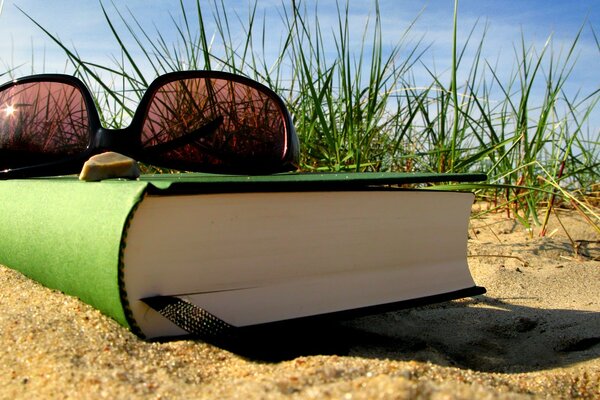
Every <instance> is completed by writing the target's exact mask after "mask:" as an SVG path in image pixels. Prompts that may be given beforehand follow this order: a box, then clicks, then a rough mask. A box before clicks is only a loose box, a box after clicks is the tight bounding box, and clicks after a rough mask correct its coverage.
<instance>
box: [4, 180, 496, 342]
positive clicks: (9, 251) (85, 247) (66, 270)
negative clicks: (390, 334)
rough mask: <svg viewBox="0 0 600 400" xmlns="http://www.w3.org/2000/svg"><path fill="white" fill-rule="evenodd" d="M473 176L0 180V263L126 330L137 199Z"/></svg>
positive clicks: (368, 186) (370, 186)
mask: <svg viewBox="0 0 600 400" xmlns="http://www.w3.org/2000/svg"><path fill="white" fill-rule="evenodd" d="M482 179H485V176H484V175H481V174H460V175H459V174H456V175H448V174H445V175H441V174H402V173H349V174H280V175H269V176H222V175H206V174H175V175H145V176H142V177H141V178H140V179H139V180H133V181H132V180H118V179H115V180H105V181H101V182H82V181H78V180H77V179H76V178H74V177H56V178H40V179H23V180H6V181H0V221H2V223H1V224H0V264H3V265H6V266H8V267H10V268H13V269H16V270H18V271H20V272H22V273H23V274H24V275H26V276H28V277H30V278H32V279H34V280H37V281H38V282H40V283H42V284H44V285H46V286H48V287H50V288H54V289H58V290H61V291H63V292H64V293H67V294H70V295H74V296H77V297H79V298H80V299H81V300H82V301H84V302H86V303H89V304H91V305H92V306H94V307H96V308H97V309H99V310H100V311H102V312H103V313H105V314H107V315H109V316H111V317H112V318H114V319H115V320H116V321H118V322H119V323H121V324H122V325H124V326H126V327H129V328H130V329H134V331H135V326H132V325H135V322H133V323H132V318H131V315H129V314H128V313H129V309H128V307H129V306H128V304H127V296H126V294H125V293H124V292H123V290H124V289H123V285H122V279H121V278H122V273H123V271H122V269H123V265H122V254H123V252H124V249H125V247H126V245H127V240H126V236H127V228H128V224H129V222H130V219H131V218H132V217H133V218H135V210H136V207H137V206H138V205H139V204H140V202H142V201H143V199H144V198H145V196H172V195H186V194H203V193H213V194H214V193H237V192H241V193H247V192H296V191H299V192H302V191H347V190H359V191H365V190H372V189H377V188H381V187H384V186H388V185H405V184H413V183H419V182H422V183H425V182H446V181H463V182H465V181H467V182H468V181H479V180H482Z"/></svg>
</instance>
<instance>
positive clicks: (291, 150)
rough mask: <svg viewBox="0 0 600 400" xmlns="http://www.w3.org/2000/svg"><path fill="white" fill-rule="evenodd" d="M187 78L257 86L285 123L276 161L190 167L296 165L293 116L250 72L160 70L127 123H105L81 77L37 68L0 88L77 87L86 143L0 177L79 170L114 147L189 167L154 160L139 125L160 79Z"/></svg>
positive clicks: (254, 170) (149, 160)
mask: <svg viewBox="0 0 600 400" xmlns="http://www.w3.org/2000/svg"><path fill="white" fill-rule="evenodd" d="M187 79H221V80H227V81H230V82H234V83H240V84H242V85H246V86H248V87H251V88H253V89H256V90H257V91H259V92H261V93H262V94H265V95H267V96H268V97H269V98H270V99H271V100H272V101H273V102H274V103H275V104H276V106H277V107H278V108H280V110H281V114H282V117H283V123H284V127H285V145H284V152H283V155H282V157H281V159H280V160H277V162H276V163H273V161H272V160H269V161H268V162H265V163H253V165H248V164H247V163H244V164H242V163H240V164H236V163H235V160H232V163H230V164H229V165H223V164H219V165H213V166H211V165H204V166H203V167H202V168H201V170H200V169H195V170H194V171H196V172H206V173H221V174H243V175H257V174H272V173H279V172H288V171H292V170H295V169H297V168H298V160H299V149H300V146H299V141H298V136H297V134H296V131H295V128H294V124H293V122H292V117H291V115H290V113H289V111H288V110H287V107H286V106H285V104H284V102H283V100H282V99H281V97H279V95H277V94H276V93H275V92H274V91H273V90H271V89H270V88H268V87H267V86H265V85H263V84H261V83H259V82H256V81H254V80H252V79H250V78H247V77H244V76H241V75H237V74H232V73H229V72H222V71H212V70H194V71H179V72H171V73H167V74H164V75H161V76H159V77H158V78H156V79H155V80H154V81H153V82H152V83H151V84H150V85H149V86H148V89H147V90H146V91H145V93H144V95H143V96H142V99H141V100H140V102H139V104H138V106H137V109H136V111H135V113H134V116H133V118H132V120H131V123H130V124H129V126H127V127H125V128H122V129H109V128H105V127H103V126H102V124H101V122H100V116H99V114H98V109H97V108H96V104H95V102H94V100H93V97H92V95H91V93H90V91H89V89H88V88H87V86H86V85H85V84H84V83H83V82H82V81H81V80H80V79H78V78H77V77H75V76H71V75H63V74H40V75H31V76H27V77H23V78H19V79H16V80H13V81H12V82H9V83H6V84H4V85H2V86H0V92H2V91H4V90H7V89H9V88H11V87H12V86H15V85H20V84H26V83H36V82H57V83H64V84H67V85H71V86H74V87H76V88H77V89H78V90H79V91H80V92H81V94H82V96H83V100H84V102H85V106H86V109H87V113H88V121H89V143H88V145H87V148H86V149H85V150H84V151H83V152H82V153H80V154H78V155H75V156H70V157H68V158H65V159H64V160H60V161H56V162H51V163H42V164H37V165H31V166H27V167H20V168H14V169H6V170H0V180H2V179H16V178H30V177H42V176H57V175H69V174H75V173H79V171H80V170H81V168H82V166H83V163H84V162H85V161H86V160H88V159H89V158H90V157H91V156H93V155H96V154H99V153H102V152H105V151H114V152H118V153H121V154H124V155H126V156H129V157H132V158H134V159H136V160H137V161H140V162H143V163H145V164H149V165H154V166H156V167H163V168H168V169H174V170H182V171H190V170H191V169H190V168H189V164H187V163H184V162H177V161H174V162H170V163H168V164H165V162H164V159H163V160H161V161H157V159H156V158H155V157H153V155H152V153H153V151H152V149H150V151H147V150H146V149H143V148H142V144H141V135H142V126H143V123H144V119H145V117H146V112H147V110H148V108H149V105H150V103H151V101H152V99H153V97H154V95H155V93H156V92H157V91H158V90H159V89H160V88H161V87H163V86H164V85H167V84H169V83H171V82H175V81H179V80H187ZM213 122H219V121H213ZM159 146H160V145H159Z"/></svg>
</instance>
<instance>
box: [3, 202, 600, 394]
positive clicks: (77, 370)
mask: <svg viewBox="0 0 600 400" xmlns="http://www.w3.org/2000/svg"><path fill="white" fill-rule="evenodd" d="M558 215H559V216H560V222H562V225H564V228H563V227H562V226H561V224H560V223H559V220H557V218H556V217H553V218H552V220H551V226H550V229H549V235H548V236H546V237H544V238H540V237H539V236H538V233H539V228H537V227H536V228H534V229H533V231H531V232H528V231H527V230H525V229H523V227H522V226H521V225H519V224H518V223H516V222H515V221H513V220H510V219H507V218H506V217H505V216H504V215H502V214H494V215H488V216H486V217H485V218H483V219H473V220H472V222H471V228H470V231H469V236H470V238H469V247H468V252H469V265H470V269H471V272H472V275H473V277H474V279H475V282H476V283H477V284H478V285H480V286H485V287H486V288H487V291H488V292H487V293H486V294H485V295H483V296H479V297H476V298H470V299H463V300H458V301H452V302H447V303H442V304H437V305H432V306H427V307H419V308H414V309H409V310H403V311H396V312H389V313H385V314H380V315H374V316H368V317H362V318H357V319H353V320H347V321H331V322H322V323H319V324H316V325H313V326H306V327H304V328H302V329H299V330H297V331H294V332H285V331H283V332H277V333H275V334H273V336H274V337H275V338H277V339H280V340H281V341H282V343H284V345H283V346H282V347H281V348H283V349H285V352H283V353H281V352H275V354H272V352H270V351H269V344H270V343H272V341H273V340H274V338H273V337H270V338H267V339H265V340H263V341H262V342H260V343H257V346H256V348H255V349H254V354H253V355H252V356H247V355H240V354H236V353H232V352H229V351H227V350H223V349H221V348H219V347H215V346H212V345H210V344H206V343H203V342H201V341H195V340H172V341H166V342H148V341H144V340H140V339H138V338H137V337H136V336H134V335H133V334H131V333H130V332H129V331H127V330H126V329H124V328H122V327H121V326H120V325H118V324H117V323H116V322H114V321H113V320H111V319H110V318H107V317H105V316H104V315H102V314H101V313H99V312H98V311H96V310H95V309H93V308H91V307H90V306H88V305H86V304H84V303H82V302H80V301H79V300H78V299H76V298H73V297H69V296H66V295H64V294H61V293H60V292H57V291H53V290H49V289H47V288H45V287H43V286H41V285H39V284H37V283H35V282H34V281H31V280H29V279H27V278H25V277H24V276H22V275H21V274H19V273H17V272H14V271H12V270H10V269H8V268H5V267H1V266H0V307H1V310H2V311H1V312H0V348H1V350H0V398H1V399H15V398H57V399H63V398H67V399H69V398H73V399H75V398H76V399H81V398H90V399H93V398H110V399H136V398H144V399H146V398H148V399H192V398H240V399H254V398H266V399H270V398H283V397H293V398H315V399H323V398H339V399H380V398H381V399H397V398H400V399H402V398H431V399H455V398H456V399H470V398H476V399H496V398H498V399H505V398H506V399H520V398H527V399H530V398H577V397H580V398H587V399H598V398H600V242H599V240H600V235H598V233H597V232H596V231H594V229H593V228H592V227H591V226H590V225H589V224H587V223H585V221H584V220H583V218H582V217H581V216H579V215H578V214H576V213H574V212H572V211H566V210H560V211H559V214H558ZM566 232H568V235H567V233H566ZM573 245H575V247H577V253H575V251H574V246H573ZM432 246H435V241H432Z"/></svg>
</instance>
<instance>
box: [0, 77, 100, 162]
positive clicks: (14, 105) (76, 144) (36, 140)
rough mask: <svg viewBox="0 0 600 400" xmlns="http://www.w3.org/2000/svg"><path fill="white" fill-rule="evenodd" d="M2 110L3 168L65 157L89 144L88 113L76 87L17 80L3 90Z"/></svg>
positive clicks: (0, 149)
mask: <svg viewBox="0 0 600 400" xmlns="http://www.w3.org/2000/svg"><path fill="white" fill-rule="evenodd" d="M0 110H2V113H0V169H7V168H18V167H24V166H30V165H35V164H42V163H45V162H50V161H54V160H58V159H62V158H64V157H67V156H70V155H74V154H77V153H80V152H82V151H83V150H85V148H86V147H87V145H88V142H89V136H88V135H89V128H88V125H89V121H88V112H87V108H86V105H85V100H84V98H83V95H82V93H81V92H80V90H79V89H78V88H77V87H75V86H72V85H69V84H66V83H61V82H51V81H50V82H31V83H16V84H14V85H12V86H10V87H8V88H7V89H4V90H3V91H2V92H0Z"/></svg>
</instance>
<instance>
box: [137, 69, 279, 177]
mask: <svg viewBox="0 0 600 400" xmlns="http://www.w3.org/2000/svg"><path fill="white" fill-rule="evenodd" d="M216 120H222V122H221V123H220V124H215V123H214V121H216ZM212 126H214V127H215V128H212ZM207 127H208V128H211V129H207ZM200 130H202V132H203V134H202V135H191V133H194V132H198V131H200ZM186 135H187V136H189V137H190V141H187V142H186V141H185V140H183V142H186V143H185V144H183V145H181V146H180V147H179V148H176V149H172V150H170V151H169V152H167V153H166V154H162V155H160V156H159V158H160V159H162V160H164V161H162V162H163V163H168V162H169V160H173V161H175V162H178V163H179V164H180V165H181V164H182V163H186V164H188V165H189V169H190V170H194V169H198V168H201V167H204V166H219V165H221V166H234V165H236V166H245V168H252V166H257V167H258V166H262V165H269V164H273V165H276V164H277V163H280V162H281V160H282V158H283V156H284V153H285V150H286V127H285V117H284V114H283V111H282V109H281V106H280V105H279V104H278V103H277V102H276V101H275V100H274V99H273V98H272V97H271V96H270V95H269V94H267V93H264V92H262V91H260V90H258V89H256V88H254V87H251V86H248V85H246V84H242V83H239V82H234V81H230V80H226V79H208V78H194V79H184V80H178V81H174V82H170V83H167V84H166V85H164V86H162V87H160V88H159V89H158V90H157V91H156V92H155V93H154V94H153V98H152V101H151V103H150V106H149V108H148V110H147V114H146V119H145V122H144V126H143V128H142V145H143V146H144V147H151V146H156V145H159V144H163V143H167V142H170V141H173V140H176V139H178V138H185V137H186ZM194 136H195V137H194ZM192 137H193V139H192Z"/></svg>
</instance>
